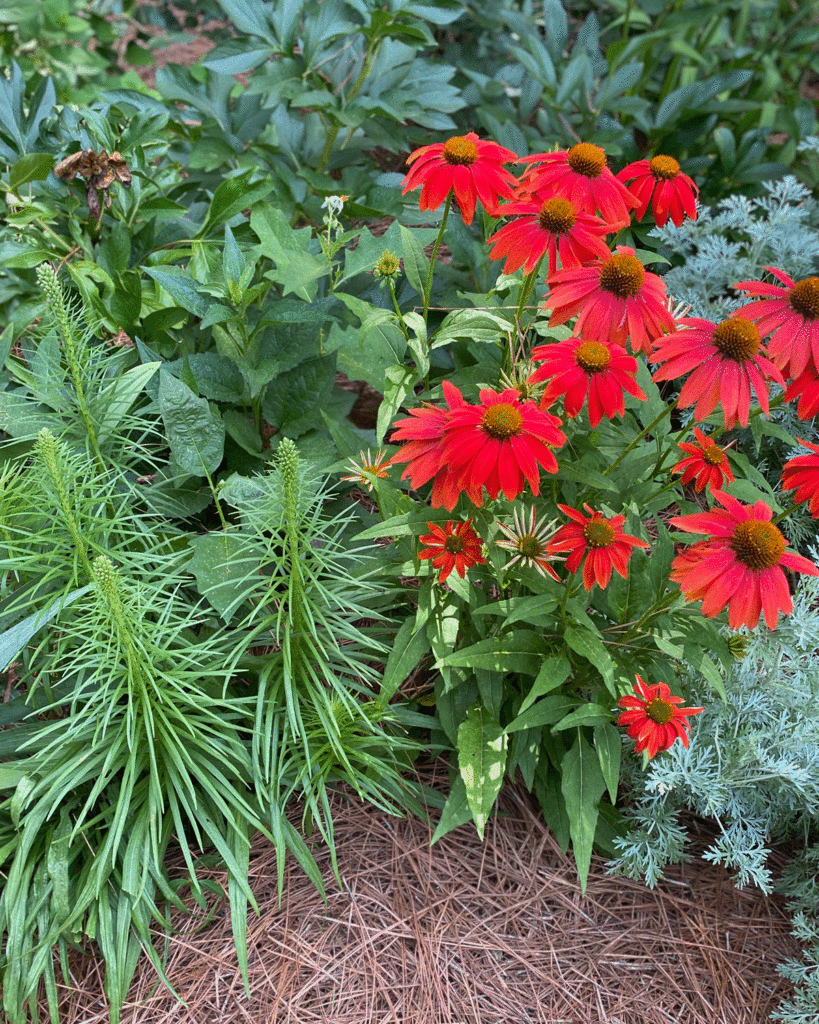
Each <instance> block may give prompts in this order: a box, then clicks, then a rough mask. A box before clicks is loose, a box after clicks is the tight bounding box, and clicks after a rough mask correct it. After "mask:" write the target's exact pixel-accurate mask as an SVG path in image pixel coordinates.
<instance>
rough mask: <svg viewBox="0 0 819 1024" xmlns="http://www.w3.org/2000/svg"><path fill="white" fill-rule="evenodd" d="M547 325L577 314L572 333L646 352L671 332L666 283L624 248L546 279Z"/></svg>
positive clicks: (624, 246)
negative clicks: (548, 291)
mask: <svg viewBox="0 0 819 1024" xmlns="http://www.w3.org/2000/svg"><path fill="white" fill-rule="evenodd" d="M549 287H550V288H551V295H550V297H549V299H548V303H547V304H548V305H549V307H550V308H551V310H552V316H551V319H550V320H549V324H550V325H554V324H564V323H566V321H567V320H569V319H571V317H573V316H577V321H576V322H575V326H574V333H575V334H579V335H581V336H582V337H583V338H586V339H588V340H590V341H611V342H614V344H616V345H620V346H625V343H626V338H629V340H630V341H631V347H632V349H633V350H634V351H640V352H646V353H648V352H651V350H652V348H653V344H654V342H655V340H656V339H657V338H661V337H662V336H663V335H664V334H666V333H671V332H673V331H675V330H676V322H675V320H674V317H673V316H672V315H671V312H670V311H669V309H668V305H667V301H666V293H665V284H664V283H663V280H662V278H661V277H658V276H657V275H656V274H651V273H649V272H648V271H647V270H646V269H645V267H644V266H643V264H642V263H641V262H640V261H639V260H638V259H637V257H636V256H635V255H634V250H633V249H631V248H629V247H628V246H627V245H618V246H617V250H616V252H615V253H613V254H609V256H608V258H607V259H600V260H595V261H594V262H593V263H590V264H587V265H586V266H583V267H570V268H569V269H567V270H560V271H558V272H557V273H556V274H553V275H552V276H551V277H550V278H549Z"/></svg>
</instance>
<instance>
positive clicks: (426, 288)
mask: <svg viewBox="0 0 819 1024" xmlns="http://www.w3.org/2000/svg"><path fill="white" fill-rule="evenodd" d="M453 195H454V192H452V191H451V190H450V193H449V195H448V196H447V197H446V206H445V207H444V215H443V217H441V226H440V228H438V237H437V238H436V239H435V245H434V246H433V248H432V256H431V257H430V260H429V270H428V271H427V283H426V284H425V285H424V313H423V316H424V323H426V322H427V317H428V315H429V297H430V293H431V292H432V274H433V271H434V270H435V260H436V259H437V258H438V249H439V248H440V247H441V239H442V238H443V237H444V228H445V227H446V221H447V217H449V210H450V207H451V206H452V197H453Z"/></svg>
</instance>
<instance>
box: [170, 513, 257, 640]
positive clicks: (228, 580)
mask: <svg viewBox="0 0 819 1024" xmlns="http://www.w3.org/2000/svg"><path fill="white" fill-rule="evenodd" d="M188 547H189V548H190V549H191V551H193V558H191V560H190V561H189V562H187V563H186V564H185V568H186V569H187V570H188V571H189V572H192V573H193V575H194V576H195V577H196V589H197V590H198V591H199V593H200V594H201V595H202V596H203V597H206V598H207V599H208V601H210V603H211V604H212V605H213V607H214V608H215V609H216V610H217V611H218V612H219V614H220V615H221V616H222V618H223V619H224V620H225V622H230V620H231V618H232V616H233V613H234V612H235V610H236V608H237V607H238V606H239V605H240V604H241V603H242V601H243V600H244V598H245V596H246V595H247V592H248V589H249V587H248V582H247V578H248V575H249V574H250V573H251V572H252V571H253V565H252V564H251V563H252V562H254V561H256V560H255V559H251V558H248V557H247V554H246V552H247V543H246V541H243V540H242V539H241V538H240V537H236V536H233V535H232V534H229V533H205V534H201V535H200V536H198V537H191V538H190V539H189V540H188ZM243 551H244V552H245V555H244V556H243V555H242V552H243Z"/></svg>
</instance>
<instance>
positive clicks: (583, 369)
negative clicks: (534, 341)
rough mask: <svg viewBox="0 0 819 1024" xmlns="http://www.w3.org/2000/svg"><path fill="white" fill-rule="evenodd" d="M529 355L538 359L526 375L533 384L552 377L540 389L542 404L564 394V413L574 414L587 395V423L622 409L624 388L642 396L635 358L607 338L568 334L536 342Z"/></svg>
mask: <svg viewBox="0 0 819 1024" xmlns="http://www.w3.org/2000/svg"><path fill="white" fill-rule="evenodd" d="M532 359H533V360H534V361H537V362H541V365H540V366H539V367H538V368H537V369H536V370H535V372H534V373H533V374H532V376H531V377H530V378H529V379H530V381H531V382H532V383H533V384H536V383H538V382H539V381H543V380H549V378H553V379H552V380H551V381H550V383H549V384H548V385H547V387H546V390H545V391H544V392H543V398H542V399H541V402H542V405H543V407H544V408H545V407H547V406H549V405H551V404H552V402H553V401H554V400H555V399H556V398H558V397H559V396H560V395H563V396H564V397H563V408H564V409H565V410H566V415H567V416H576V415H577V414H578V413H579V412H580V410H581V409H582V408H583V404H584V402H585V401H586V399H587V398H588V403H589V424H590V425H591V427H592V428H594V427H596V426H597V424H598V423H599V422H600V420H601V419H602V418H603V417H604V416H607V417H608V418H609V419H613V417H615V416H622V415H623V413H624V412H625V408H626V407H625V401H624V397H623V392H624V391H628V393H629V394H630V395H632V396H633V397H634V398H640V399H645V397H646V396H645V394H644V393H643V391H642V390H641V389H640V387H639V386H638V384H637V381H636V379H635V374H636V373H637V360H636V359H635V358H634V357H633V356H630V355H629V354H628V353H627V352H626V350H625V349H624V348H621V347H620V346H619V345H614V344H612V342H610V341H584V340H583V339H582V338H568V339H567V340H566V341H559V342H557V343H556V344H553V345H538V346H537V348H535V349H533V350H532Z"/></svg>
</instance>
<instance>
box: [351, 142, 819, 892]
mask: <svg viewBox="0 0 819 1024" xmlns="http://www.w3.org/2000/svg"><path fill="white" fill-rule="evenodd" d="M504 163H509V164H512V163H517V164H519V165H521V167H522V171H521V173H520V176H519V177H518V178H517V179H514V178H512V176H511V175H510V173H509V172H508V171H506V170H504V169H503V164H504ZM410 166H411V169H410V172H409V174H408V175H407V177H406V179H405V182H404V192H405V193H407V192H411V191H412V190H413V189H414V188H417V187H418V186H419V185H421V186H422V192H421V198H420V209H421V210H432V209H436V208H437V207H439V206H441V205H442V204H444V203H445V204H446V205H445V209H444V214H443V216H442V218H441V223H440V228H439V231H438V234H437V238H436V240H435V244H434V246H433V250H432V256H431V258H430V260H429V261H428V262H426V263H422V264H420V266H419V267H416V269H415V270H414V272H413V280H414V281H415V288H416V294H417V296H418V300H419V306H418V309H419V310H420V314H419V312H416V311H415V310H411V309H407V311H406V312H402V311H401V309H400V308H398V307H396V308H397V309H398V312H397V313H396V316H397V317H399V320H400V322H399V323H398V324H397V326H398V327H399V328H400V329H401V330H402V331H404V332H405V333H406V332H407V331H411V332H412V333H413V334H414V335H415V336H416V338H418V339H419V341H416V342H415V343H414V345H415V347H414V348H413V353H414V355H415V357H416V365H415V375H414V376H412V375H411V374H410V376H408V377H407V378H406V379H405V381H404V383H403V385H402V387H403V390H402V392H401V394H400V396H399V397H398V398H397V399H396V397H390V398H389V401H390V402H392V403H393V405H392V406H387V408H393V409H394V410H395V415H394V416H393V421H394V422H393V425H392V429H391V432H390V433H389V436H388V437H387V442H388V448H387V451H392V455H391V458H390V462H389V465H391V466H394V467H397V468H400V470H401V472H400V480H399V479H398V478H397V474H396V475H395V476H390V475H387V474H384V473H381V472H379V473H378V474H373V475H372V476H371V477H370V476H368V483H369V482H372V484H373V488H374V491H375V494H376V496H377V498H378V502H379V509H380V510H381V513H382V518H383V520H384V521H383V522H382V523H381V524H380V525H379V526H377V527H374V528H372V529H371V530H370V531H368V533H369V535H371V536H376V535H378V536H385V535H386V536H389V537H392V538H393V540H394V543H395V560H394V563H393V571H394V572H395V573H396V574H397V575H398V576H399V578H401V579H404V578H406V577H407V576H412V577H415V578H416V579H417V581H418V587H417V589H414V590H413V591H412V594H413V608H412V609H411V611H410V618H409V620H408V622H411V621H412V616H413V614H414V627H413V632H412V634H411V635H412V642H413V644H415V645H416V646H415V647H414V651H415V655H416V656H417V657H421V656H422V655H425V654H426V655H427V656H429V657H431V661H429V662H428V666H427V671H428V672H430V673H431V684H432V685H433V687H434V696H435V717H434V719H433V724H432V732H431V741H432V743H433V745H435V746H436V747H442V748H444V749H447V748H448V749H449V750H451V753H452V759H453V764H454V765H457V768H458V773H457V774H456V775H454V777H453V784H452V791H451V794H450V797H449V799H448V801H447V804H446V807H445V808H444V813H443V817H442V819H441V822H440V823H439V826H438V829H437V831H436V837H438V836H440V835H442V834H443V833H444V832H446V831H448V830H449V829H451V828H454V827H455V826H456V825H458V824H461V823H462V822H464V821H466V820H469V819H470V818H471V819H472V820H474V822H475V824H476V826H477V828H478V831H479V832H480V833H482V832H483V829H484V826H485V822H486V819H487V816H488V814H489V812H490V811H491V808H492V806H493V804H494V800H495V797H496V796H497V793H498V791H499V789H500V786H501V783H502V778H503V776H504V774H506V775H508V776H509V777H510V778H512V777H514V776H515V774H516V773H517V772H519V773H520V775H521V776H522V778H523V779H524V781H525V782H526V783H527V785H529V786H530V787H532V788H534V790H535V792H536V793H537V795H538V797H539V799H540V801H541V805H542V806H543V809H544V813H545V815H546V820H547V821H548V823H549V825H550V826H551V827H552V828H553V829H554V831H555V833H556V835H557V836H558V838H559V840H560V842H561V843H562V844H563V845H564V846H565V847H567V846H568V845H569V843H570V842H571V844H572V845H573V849H574V856H575V859H576V862H577V866H578V870H579V872H580V876H581V880H585V875H586V872H587V870H588V864H589V858H590V856H591V851H592V848H593V846H594V844H597V845H598V846H599V847H600V848H602V849H610V848H611V846H610V844H611V839H612V837H613V836H614V835H616V834H617V833H618V831H620V830H621V828H622V825H621V819H620V818H619V816H618V813H617V811H616V808H615V807H614V802H615V800H616V796H617V786H618V774H619V765H620V748H621V743H629V741H634V746H633V750H634V751H635V752H636V753H644V754H645V755H646V756H647V757H648V758H655V757H658V756H661V755H662V754H663V752H665V751H667V750H668V749H669V748H670V747H671V746H672V745H673V744H674V743H675V742H676V741H677V740H680V741H681V742H682V743H683V744H684V745H685V746H687V745H688V743H689V723H688V717H689V716H691V715H694V714H696V713H699V711H701V710H702V709H701V708H691V707H685V706H684V704H683V701H684V700H685V694H684V693H683V694H678V693H672V688H671V686H670V685H669V684H667V683H666V682H664V681H660V680H665V679H677V678H678V677H679V674H680V672H679V668H680V665H681V664H682V663H684V664H686V665H687V666H690V667H691V668H692V669H693V671H695V672H699V673H700V675H701V677H702V678H703V679H704V680H706V681H707V683H708V684H709V685H710V686H711V688H712V690H713V691H714V694H715V697H716V699H720V697H721V696H722V695H723V692H724V691H723V679H722V674H721V671H720V668H719V667H718V666H719V665H728V664H729V663H730V661H731V656H732V655H731V651H730V648H729V644H728V643H727V642H726V638H725V637H724V635H723V631H724V630H725V628H726V627H727V628H728V629H729V630H733V629H737V628H739V627H740V626H745V627H748V628H750V629H753V628H755V627H757V624H758V622H759V620H760V618H761V617H764V622H765V626H766V627H768V628H773V627H774V626H775V625H776V623H777V620H778V618H779V616H780V615H781V614H785V615H786V614H788V612H789V611H790V609H791V599H790V594H789V589H788V585H787V581H786V578H785V575H784V569H789V570H791V571H793V572H795V573H801V574H807V575H815V574H819V568H817V566H816V565H814V563H813V562H812V561H810V559H808V558H806V557H805V556H803V555H801V554H797V553H796V552H793V551H790V550H786V548H787V542H786V540H785V537H784V535H783V534H782V533H781V531H780V529H779V528H778V526H777V525H776V522H775V521H774V520H775V519H776V521H779V519H781V518H782V516H783V515H784V512H782V511H781V507H780V505H779V502H778V500H777V496H776V495H775V494H774V492H773V491H772V490H770V488H768V487H766V486H765V481H764V479H763V478H762V477H761V476H760V474H758V473H757V474H754V473H752V472H751V470H750V467H749V463H748V461H747V458H746V456H745V455H744V453H742V452H741V451H738V450H737V447H736V440H737V439H736V438H733V439H732V438H730V437H727V438H726V437H725V436H724V435H726V434H727V433H729V432H730V431H733V430H734V429H735V428H737V427H740V426H745V425H747V424H749V423H754V424H757V426H758V429H760V430H762V431H764V430H765V429H766V427H765V420H764V419H762V417H766V418H767V417H769V416H770V415H771V414H772V412H773V411H775V410H776V409H777V408H778V407H779V406H780V405H781V404H782V402H783V401H789V400H791V397H792V394H791V392H790V391H785V389H787V388H788V387H789V384H788V379H787V374H789V373H790V374H794V373H795V372H797V371H798V375H797V377H796V380H792V381H791V383H790V388H791V389H800V391H799V393H800V394H802V396H803V397H802V405H805V404H806V403H807V404H810V403H812V402H813V401H814V394H816V393H817V389H819V372H817V365H816V361H815V359H814V357H813V344H814V339H813V332H812V326H811V325H810V324H809V322H808V321H809V318H810V315H812V310H811V309H809V308H808V305H807V304H806V303H807V299H805V301H802V299H801V296H802V293H803V292H804V293H805V296H808V291H809V289H810V287H812V285H811V283H810V282H811V279H809V280H808V281H806V282H802V283H801V284H800V285H794V282H793V281H792V279H790V278H788V277H787V275H785V274H784V272H782V271H778V270H777V271H775V273H776V275H777V276H778V277H779V279H780V280H781V281H782V282H783V283H784V284H785V285H786V287H785V288H784V289H778V288H773V289H771V287H769V286H767V285H765V284H764V283H760V284H759V285H755V284H754V283H753V282H741V283H740V284H738V285H737V287H738V288H740V289H744V290H745V291H746V292H747V293H748V294H760V295H764V296H766V297H765V298H764V299H763V300H761V301H759V302H756V303H753V302H752V303H751V304H750V305H749V306H746V307H745V308H744V309H743V310H741V311H739V313H738V314H732V315H731V316H729V317H728V318H726V319H724V320H722V321H721V322H719V323H711V322H710V321H707V320H705V319H702V318H690V319H686V318H685V317H684V316H683V315H682V314H681V313H680V312H679V311H675V309H674V300H673V297H672V296H670V295H668V294H667V291H666V286H665V283H664V281H663V279H662V277H661V276H660V275H658V274H656V273H653V272H651V271H649V270H647V269H646V264H647V263H649V262H651V254H650V253H646V252H644V251H641V252H640V253H639V254H638V253H637V252H636V251H635V249H633V248H632V247H631V246H629V245H628V244H624V243H618V232H619V231H620V230H621V229H623V228H624V227H626V225H627V224H628V222H629V220H630V217H631V216H635V217H643V216H644V215H645V214H646V212H647V210H648V208H649V206H651V208H652V211H653V214H654V217H655V220H656V221H657V223H658V224H661V223H664V222H665V221H666V220H668V219H670V220H671V221H673V223H674V224H675V225H679V224H680V223H682V221H683V218H684V217H694V216H696V213H697V207H696V197H697V186H696V184H695V183H694V181H693V180H692V179H691V178H689V177H688V176H687V175H686V174H684V173H683V172H682V171H681V169H680V165H679V164H678V163H677V161H676V160H675V159H674V158H673V157H670V156H666V155H663V156H659V157H656V158H653V159H652V160H650V161H644V162H638V163H636V164H632V165H630V166H628V167H626V168H623V170H622V171H621V172H620V174H619V175H617V176H615V174H614V173H613V172H612V171H611V169H610V168H609V166H608V158H607V157H606V154H605V152H604V151H603V149H601V148H600V147H599V146H596V145H593V144H590V143H585V142H584V143H578V144H577V145H575V146H573V147H572V148H571V149H569V150H568V151H565V152H562V151H558V152H554V153H540V154H536V155H533V156H529V157H523V158H519V157H515V156H514V154H511V153H510V152H508V151H504V150H503V149H502V148H501V147H497V146H494V145H493V144H491V143H488V142H487V143H484V142H482V141H481V140H479V139H478V138H477V137H476V136H473V135H472V134H470V135H469V136H465V137H463V138H461V137H457V138H454V139H450V140H448V141H447V142H445V143H443V144H435V145H431V146H428V147H423V148H422V149H421V150H418V151H417V152H416V153H414V154H412V156H411V157H410ZM478 200H480V202H481V203H482V205H483V209H484V229H485V230H484V239H485V243H484V244H485V245H486V246H487V247H488V250H489V251H488V253H487V256H488V258H489V259H495V260H499V259H505V264H504V266H503V271H504V273H503V275H501V276H500V277H499V278H498V283H497V284H496V289H497V292H496V293H494V294H492V295H490V296H487V297H486V298H485V299H483V300H482V301H481V300H480V298H474V297H473V299H472V301H473V303H474V305H473V307H472V308H470V307H465V308H463V309H460V310H452V311H450V312H448V314H447V315H446V316H443V317H442V316H440V315H439V311H437V310H436V309H434V308H433V307H432V306H431V302H430V296H431V282H432V278H433V273H434V269H435V265H436V260H437V255H438V252H439V249H440V245H441V243H442V240H443V238H444V237H445V235H444V232H445V228H446V223H447V215H448V213H449V209H450V206H451V204H452V202H453V201H454V202H456V203H457V206H458V209H459V210H460V212H461V215H462V220H463V223H464V226H469V225H471V227H472V231H473V235H474V233H475V232H476V231H477V230H478V229H477V227H476V225H475V224H474V223H473V221H474V213H475V204H476V202H477V201H478ZM498 220H502V221H504V223H503V224H502V225H501V226H498V224H497V221H498ZM607 236H613V237H612V238H609V240H608V242H606V241H604V239H606V237H607ZM518 273H519V276H514V275H516V274H518ZM510 275H513V276H510ZM799 288H801V289H802V290H801V291H799V292H798V294H797V298H798V299H799V301H800V302H801V305H799V302H796V300H793V301H792V299H793V294H794V293H795V291H796V290H797V289H799ZM788 289H790V290H788ZM501 294H502V295H503V296H504V298H505V303H504V304H503V305H501V304H500V302H499V298H498V296H499V295H501ZM811 294H812V293H811ZM768 295H774V297H773V298H767V296H768ZM808 297H809V296H808ZM479 306H481V308H478V307H479ZM786 306H787V308H786ZM507 311H508V312H507ZM389 315H390V314H385V316H389ZM479 317H483V318H484V319H483V320H479ZM472 323H474V324H480V325H481V327H480V330H481V332H482V333H481V335H480V342H479V341H478V340H477V338H473V339H472V340H470V332H469V328H468V326H463V327H461V328H460V329H459V325H460V324H463V325H468V324H472ZM487 324H491V325H492V328H487ZM492 329H494V332H495V333H494V338H493V335H492ZM771 332H774V339H772V341H771V343H770V344H771V346H772V347H771V348H766V342H765V338H766V336H767V334H769V333H771ZM407 337H409V335H408V334H407ZM493 341H494V352H493V351H492V349H493V346H492V342H493ZM424 346H426V354H424ZM436 350H440V351H441V352H442V353H444V354H446V358H443V359H442V358H440V357H437V358H436V357H435V356H434V353H435V352H436ZM490 355H491V358H490ZM652 371H653V372H652ZM803 375H805V376H804V379H803ZM413 381H414V382H415V383H414V385H413ZM668 382H680V385H681V390H675V389H674V386H673V385H670V384H669V383H668ZM772 384H773V385H776V386H778V387H779V388H780V389H781V390H783V391H785V395H784V398H783V397H782V396H781V395H780V396H778V397H775V398H771V396H770V393H769V387H770V386H771V385H772ZM658 385H661V386H658ZM680 385H677V386H678V387H679V386H680ZM410 387H413V390H414V391H415V393H416V395H417V398H416V399H415V400H414V401H413V400H412V396H411V394H410ZM441 398H442V399H443V401H441ZM385 401H386V400H385ZM678 406H679V407H680V408H685V407H688V406H693V407H694V410H693V412H694V422H693V424H692V423H690V422H682V418H681V413H680V412H678V411H677V407H678ZM400 409H403V410H405V412H403V413H401V412H400V411H399V410H400ZM799 412H800V414H801V407H800V410H799ZM381 422H382V423H384V426H385V429H384V431H383V433H384V434H386V433H387V429H386V422H385V421H384V419H383V411H382V419H381ZM703 428H704V429H703ZM692 429H693V436H694V439H695V440H694V441H693V442H692V441H690V440H688V439H689V438H690V437H691V431H692ZM378 440H379V441H380V440H381V437H379V438H378ZM390 446H397V448H391V447H390ZM680 451H682V452H683V453H684V454H686V455H687V456H688V457H687V458H683V459H682V460H680ZM813 458H814V456H813V455H811V456H802V457H799V458H797V459H794V460H792V463H791V464H789V465H788V466H786V467H785V474H784V479H783V486H786V487H791V488H796V489H797V494H796V497H797V500H798V501H800V502H801V501H806V500H808V499H811V501H813V498H814V497H815V487H814V479H813V477H814V476H815V467H814V465H813V462H811V461H810V460H811V459H813ZM366 461H369V459H368V460H366ZM379 465H381V464H379ZM385 468H386V467H385ZM348 479H349V477H348ZM407 488H409V490H408V491H407ZM733 488H737V489H740V493H741V496H742V497H743V498H744V499H746V500H747V499H748V498H750V499H751V501H752V503H751V504H750V505H746V504H742V502H741V501H739V500H738V499H737V498H735V497H733V496H732V495H731V493H730V492H731V490H732V489H733ZM693 495H698V496H699V499H698V500H699V501H700V502H708V503H711V502H717V503H718V504H717V505H716V506H715V507H714V508H713V509H711V510H703V509H702V507H701V505H699V504H697V503H696V502H694V503H693V504H692V501H691V498H692V496H693ZM812 507H813V505H811V508H812ZM439 509H441V510H445V512H446V513H447V515H448V518H446V519H444V518H437V519H436V518H435V511H436V510H439ZM581 509H582V510H583V511H581ZM678 513H679V514H678ZM441 515H442V513H441ZM567 520H568V521H567ZM669 528H670V529H672V530H675V531H681V532H680V533H678V534H677V535H676V537H675V536H674V535H672V534H669V532H668V530H669ZM690 533H694V534H700V535H706V538H707V539H704V540H698V541H696V542H694V543H693V544H690V545H688V546H685V541H686V540H687V535H688V534H690ZM510 556H511V557H510ZM726 613H727V615H726ZM760 628H764V627H760ZM635 677H636V678H637V680H638V684H637V687H636V690H635V688H634V687H633V680H634V678H635ZM643 680H645V682H644V681H643ZM674 685H675V687H676V685H677V684H674ZM478 723H480V728H478ZM618 725H621V726H625V727H627V728H626V736H625V737H621V735H620V734H618V731H617V726H618ZM476 763H478V764H480V765H482V769H481V771H480V772H476V771H475V764H476ZM607 797H608V799H607Z"/></svg>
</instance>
